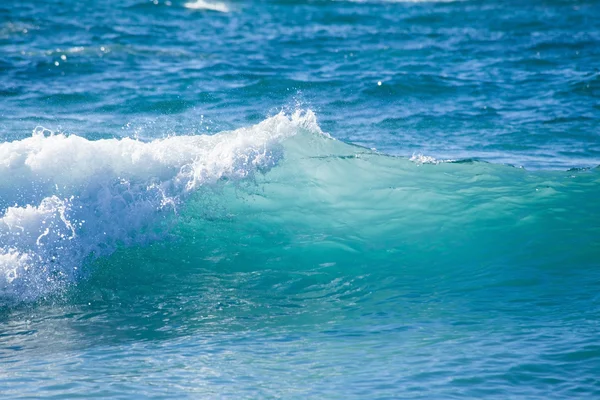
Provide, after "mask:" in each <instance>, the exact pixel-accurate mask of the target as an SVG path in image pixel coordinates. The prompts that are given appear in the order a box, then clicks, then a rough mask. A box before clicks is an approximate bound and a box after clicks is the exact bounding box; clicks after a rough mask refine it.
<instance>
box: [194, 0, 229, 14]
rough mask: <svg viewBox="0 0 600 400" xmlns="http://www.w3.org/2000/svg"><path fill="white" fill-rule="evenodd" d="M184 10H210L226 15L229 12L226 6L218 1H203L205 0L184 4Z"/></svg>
mask: <svg viewBox="0 0 600 400" xmlns="http://www.w3.org/2000/svg"><path fill="white" fill-rule="evenodd" d="M184 7H185V8H189V9H190V10H210V11H218V12H222V13H227V12H229V11H230V8H229V6H228V5H227V4H225V3H222V2H220V1H214V2H213V1H205V0H196V1H193V2H192V1H191V2H189V3H185V4H184Z"/></svg>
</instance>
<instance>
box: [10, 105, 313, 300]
mask: <svg viewBox="0 0 600 400" xmlns="http://www.w3.org/2000/svg"><path fill="white" fill-rule="evenodd" d="M303 131H306V132H311V133H312V134H317V135H322V134H323V133H322V132H321V130H320V129H319V127H318V125H317V123H316V118H315V116H314V114H313V113H312V112H310V111H308V112H306V113H300V112H297V113H295V114H294V115H292V116H289V117H288V116H285V115H284V114H279V115H277V116H274V117H272V118H269V119H267V120H265V121H263V122H261V123H260V124H258V125H255V126H252V127H249V128H242V129H238V130H235V131H231V132H223V133H220V134H217V135H214V136H203V135H200V136H174V137H169V138H166V139H158V140H154V141H151V142H141V141H137V140H133V139H129V138H125V139H109V140H97V141H90V140H87V139H84V138H82V137H79V136H75V135H71V136H65V135H62V134H57V135H53V134H49V132H48V131H44V130H43V129H36V130H35V131H34V134H33V135H32V136H31V137H29V138H27V139H24V140H20V141H14V142H6V143H2V144H0V193H2V198H1V199H0V297H18V298H20V299H33V298H37V297H39V296H40V295H44V294H45V293H47V292H49V291H51V290H54V289H55V288H56V287H57V286H63V285H64V284H65V283H68V282H72V281H73V280H74V279H76V278H77V277H78V276H79V275H80V273H81V267H82V266H83V265H84V264H85V262H86V260H88V259H90V258H94V257H97V256H102V255H107V254H109V253H111V252H112V251H114V249H115V248H116V247H118V246H127V245H131V244H135V243H140V242H144V241H148V240H152V239H153V238H155V237H154V236H155V235H157V234H159V233H158V232H157V231H159V229H157V224H158V223H159V222H160V221H161V220H163V219H164V218H162V217H164V216H165V215H168V214H172V212H173V209H176V208H177V206H178V204H180V202H181V201H182V200H183V199H184V198H185V197H186V196H187V195H188V194H189V193H191V192H194V191H196V190H198V189H199V188H201V187H204V186H206V185H211V184H214V183H216V182H218V181H220V180H223V179H226V180H234V181H235V180H245V179H251V178H252V177H253V176H254V175H255V174H256V173H261V172H265V171H268V170H269V169H271V168H272V167H274V166H276V165H277V163H278V162H279V160H280V159H281V157H282V147H281V146H282V141H284V140H285V139H286V138H289V137H291V136H294V135H296V134H297V133H298V132H303Z"/></svg>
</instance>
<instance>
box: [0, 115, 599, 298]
mask: <svg viewBox="0 0 600 400" xmlns="http://www.w3.org/2000/svg"><path fill="white" fill-rule="evenodd" d="M0 159H1V160H3V162H2V163H0V178H1V179H0V190H1V191H2V193H3V197H2V200H1V203H0V209H1V210H2V217H1V218H0V294H1V296H2V298H4V299H11V300H17V301H20V300H32V299H36V298H38V297H40V296H44V295H47V294H49V293H52V292H55V291H57V290H60V289H62V288H64V287H65V285H68V284H71V283H75V282H77V281H78V280H80V279H82V278H84V277H86V276H87V275H88V273H89V272H90V271H89V268H87V266H88V265H89V264H91V263H92V261H93V260H95V259H97V258H99V257H107V256H109V255H110V254H111V253H113V252H114V251H115V250H116V249H118V248H127V247H131V246H137V247H139V246H142V247H143V246H146V245H148V244H149V243H152V242H155V241H157V240H160V239H164V238H165V237H166V235H168V234H169V232H173V230H175V231H179V230H180V229H181V221H182V220H186V219H189V218H195V217H196V216H199V218H201V219H202V218H204V219H206V218H216V222H215V226H216V225H217V224H218V221H219V218H221V217H216V214H219V215H221V214H220V212H221V211H219V212H217V211H216V210H218V209H220V210H222V209H223V208H224V209H227V215H229V217H227V219H228V220H229V219H233V220H234V221H236V222H235V224H234V225H235V227H232V228H231V229H235V230H236V231H238V230H247V232H246V234H247V235H250V236H253V235H255V233H256V232H265V231H268V230H269V229H274V230H278V229H284V230H286V231H289V232H290V234H292V232H291V231H292V230H297V232H296V233H293V236H295V235H298V236H301V237H304V239H302V241H303V242H305V244H304V245H307V246H308V245H311V246H312V245H314V246H317V247H319V248H320V247H323V246H325V247H331V248H332V249H336V248H337V249H340V250H343V251H347V252H350V253H355V254H357V256H358V257H364V258H365V259H369V257H372V256H377V257H379V255H380V254H386V255H390V254H397V253H401V254H406V253H408V254H411V253H413V254H415V253H417V252H419V251H423V249H431V251H432V252H433V253H436V252H440V254H442V253H446V257H451V258H452V259H456V262H460V261H459V260H461V259H462V258H463V257H468V258H473V257H475V258H476V259H477V258H478V257H479V260H480V262H491V261H490V260H493V259H494V257H503V256H505V254H506V252H511V253H512V254H513V256H516V257H517V256H520V255H521V254H520V253H519V252H515V251H514V249H515V246H519V243H527V246H526V248H523V249H522V250H521V251H523V252H524V253H523V254H522V255H523V256H525V255H526V258H527V260H530V254H529V253H528V252H534V253H536V254H539V255H540V257H542V258H545V257H548V251H547V249H548V248H550V249H553V248H554V249H556V248H561V249H564V248H569V249H570V250H569V251H567V252H566V253H563V252H561V253H557V254H556V255H557V256H558V255H560V257H567V259H568V258H569V257H574V258H577V257H580V256H582V254H587V256H588V257H589V259H590V261H593V262H597V260H598V255H599V254H598V248H597V239H596V238H597V237H600V231H599V230H600V212H599V211H600V208H599V207H598V205H597V202H595V201H593V200H592V199H594V198H597V196H598V195H600V189H599V188H600V185H599V183H600V182H599V176H598V172H597V170H581V171H569V172H548V171H546V172H538V173H532V172H527V171H525V170H522V169H516V168H512V167H508V166H501V165H493V164H487V163H481V162H472V161H464V162H439V161H436V160H434V159H432V158H431V157H425V156H420V157H412V158H411V159H410V160H407V159H402V158H397V157H389V156H386V155H382V154H378V153H376V152H374V151H371V150H367V149H364V148H360V147H356V146H352V145H348V144H344V143H342V142H339V141H336V140H333V139H331V138H330V137H329V136H328V135H326V134H324V133H323V132H322V131H321V129H320V128H319V126H318V125H317V123H316V120H315V117H314V114H313V113H312V112H310V111H308V112H306V113H300V112H297V113H295V114H294V115H292V116H289V117H288V116H285V115H283V114H279V115H277V116H275V117H272V118H269V119H267V120H265V121H263V122H262V123H260V124H258V125H255V126H252V127H250V128H244V129H239V130H236V131H231V132H223V133H220V134H217V135H214V136H202V135H200V136H174V137H168V138H166V139H160V140H154V141H150V142H142V141H137V140H133V139H128V138H125V139H108V140H97V141H91V140H87V139H84V138H82V137H79V136H75V135H72V136H65V135H62V134H58V135H53V134H49V135H48V134H44V131H43V130H40V129H36V131H34V134H33V136H32V137H30V138H27V139H24V140H20V141H14V142H7V143H3V144H2V145H0ZM432 160H433V161H432ZM428 163H430V164H432V165H427V164H428ZM231 188H234V189H235V193H236V195H235V196H233V197H234V199H235V198H238V197H239V198H238V200H236V201H232V200H231V198H230V197H231V195H230V193H229V192H228V190H231ZM252 188H254V189H252ZM207 191H208V192H207ZM255 191H258V193H255ZM240 199H243V201H242V200H240ZM216 205H218V207H217V206H216ZM199 207H200V208H199ZM190 210H193V211H190ZM190 213H192V214H191V215H190ZM215 213H216V214H215ZM213 214H215V215H213ZM257 225H259V226H258V227H257ZM192 229H194V228H192ZM255 230H256V232H255ZM209 231H210V229H209ZM180 235H183V236H184V237H185V235H186V234H182V233H180ZM187 235H191V233H188V234H187ZM205 235H211V233H210V232H205ZM492 243H493V246H491V247H490V244H492ZM567 244H569V246H572V247H568V246H567ZM521 246H522V245H521ZM565 246H567V247H565ZM482 248H486V254H485V255H483V254H478V252H479V251H480V249H482ZM517 248H518V247H517ZM525 253H527V254H525ZM550 254H551V252H550ZM534 259H535V260H537V258H536V257H534ZM173 261H174V262H176V259H175V260H173ZM525 261H526V260H525V259H523V260H521V261H520V262H525ZM323 262H324V263H329V262H333V263H334V264H335V260H334V261H326V260H324V261H323ZM527 262H530V261H527ZM536 262H537V261H536Z"/></svg>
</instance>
